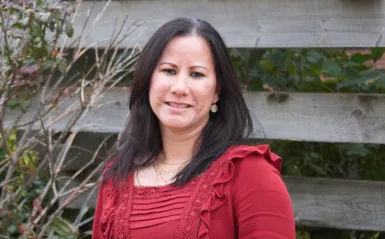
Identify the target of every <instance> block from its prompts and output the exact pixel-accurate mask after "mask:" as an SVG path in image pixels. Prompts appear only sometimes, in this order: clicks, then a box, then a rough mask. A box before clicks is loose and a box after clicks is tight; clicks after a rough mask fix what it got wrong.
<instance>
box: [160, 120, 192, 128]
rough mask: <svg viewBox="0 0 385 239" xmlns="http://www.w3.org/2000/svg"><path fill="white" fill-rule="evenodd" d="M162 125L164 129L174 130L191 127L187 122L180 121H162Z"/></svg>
mask: <svg viewBox="0 0 385 239" xmlns="http://www.w3.org/2000/svg"><path fill="white" fill-rule="evenodd" d="M161 124H162V125H163V127H165V128H168V129H173V130H182V129H186V128H188V127H189V124H188V123H187V122H182V121H180V120H167V121H163V122H162V121H161Z"/></svg>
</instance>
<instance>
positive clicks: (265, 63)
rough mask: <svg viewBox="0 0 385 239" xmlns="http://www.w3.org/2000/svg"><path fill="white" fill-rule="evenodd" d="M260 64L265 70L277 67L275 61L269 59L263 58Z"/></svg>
mask: <svg viewBox="0 0 385 239" xmlns="http://www.w3.org/2000/svg"><path fill="white" fill-rule="evenodd" d="M259 64H260V65H261V68H262V69H263V70H264V71H272V70H273V69H274V67H275V65H274V63H273V62H271V61H269V60H261V61H260V62H259Z"/></svg>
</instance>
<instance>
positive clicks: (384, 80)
mask: <svg viewBox="0 0 385 239" xmlns="http://www.w3.org/2000/svg"><path fill="white" fill-rule="evenodd" d="M377 84H379V85H380V86H382V87H385V75H382V76H380V78H378V80H377Z"/></svg>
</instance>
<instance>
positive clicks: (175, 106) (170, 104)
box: [166, 102, 190, 109]
mask: <svg viewBox="0 0 385 239" xmlns="http://www.w3.org/2000/svg"><path fill="white" fill-rule="evenodd" d="M166 104H167V105H168V106H171V107H174V108H179V109H186V108H188V107H190V105H188V104H178V103H173V102H166Z"/></svg>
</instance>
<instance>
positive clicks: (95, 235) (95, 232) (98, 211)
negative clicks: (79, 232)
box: [92, 183, 105, 239]
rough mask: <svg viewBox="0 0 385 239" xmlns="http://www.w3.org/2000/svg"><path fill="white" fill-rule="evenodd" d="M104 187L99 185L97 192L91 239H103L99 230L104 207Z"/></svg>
mask: <svg viewBox="0 0 385 239" xmlns="http://www.w3.org/2000/svg"><path fill="white" fill-rule="evenodd" d="M103 189H104V186H103V183H100V185H99V191H98V199H97V202H96V206H95V214H94V222H93V225H92V239H103V238H104V237H103V233H102V228H101V223H100V221H101V217H102V213H103V205H104V201H105V199H104V190H103Z"/></svg>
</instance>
